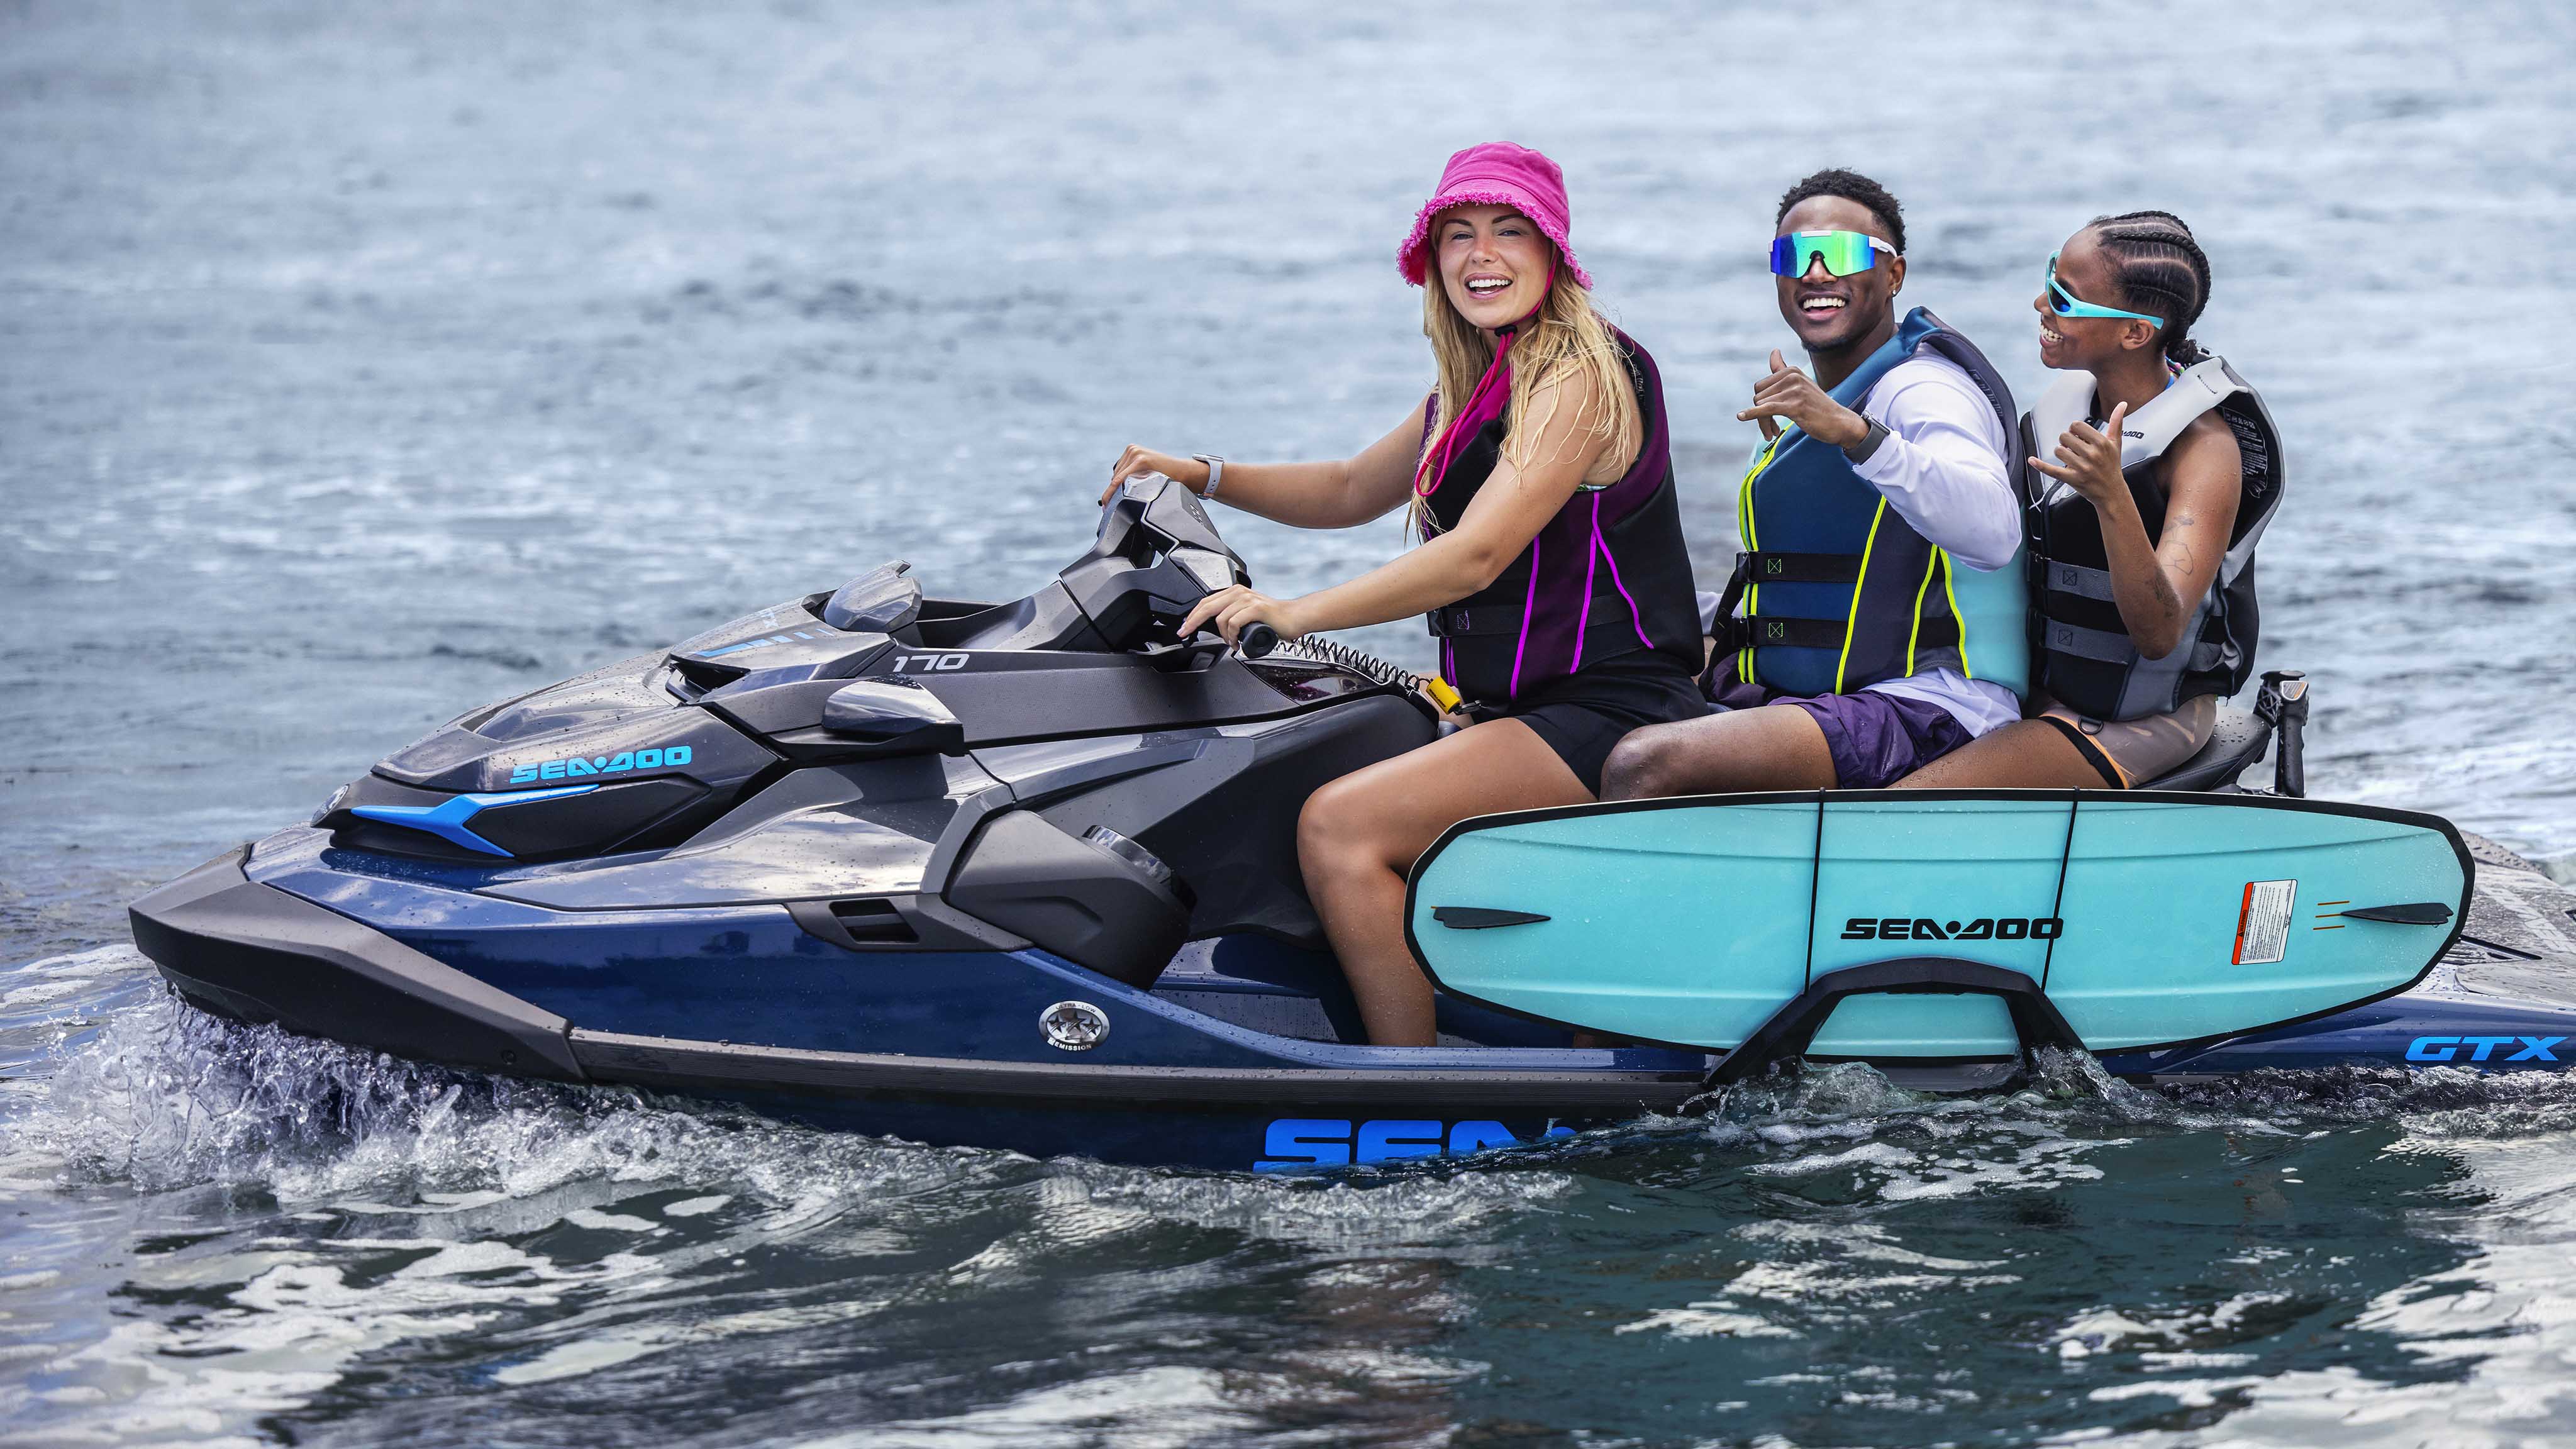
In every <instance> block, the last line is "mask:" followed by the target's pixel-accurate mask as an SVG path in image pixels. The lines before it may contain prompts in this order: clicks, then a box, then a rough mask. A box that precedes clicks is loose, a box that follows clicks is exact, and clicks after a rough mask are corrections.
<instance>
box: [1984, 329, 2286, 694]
mask: <svg viewBox="0 0 2576 1449" xmlns="http://www.w3.org/2000/svg"><path fill="white" fill-rule="evenodd" d="M2093 403H2094V383H2093V375H2092V374H2091V373H2089V372H2068V373H2066V374H2064V375H2063V376H2061V377H2059V378H2058V380H2057V381H2056V382H2055V383H2053V384H2051V385H2050V387H2049V389H2048V391H2047V392H2046V393H2044V394H2042V395H2041V396H2040V399H2039V402H2038V403H2037V404H2036V405H2035V406H2033V407H2032V408H2031V410H2030V411H2029V412H2028V413H2027V414H2025V415H2024V416H2023V418H2022V423H2021V456H2022V459H2024V460H2026V459H2027V458H2029V457H2031V456H2034V455H2035V456H2040V457H2054V456H2055V453H2054V451H2053V450H2054V448H2055V447H2056V440H2057V439H2058V438H2059V437H2060V436H2061V435H2063V434H2064V433H2065V431H2066V430H2067V429H2068V428H2070V427H2072V426H2074V425H2075V423H2077V422H2078V421H2088V422H2092V423H2093V424H2094V425H2095V426H2097V427H2098V426H2100V420H2099V419H2098V418H2094V417H2093V416H2092V413H2093ZM2213 408H2214V409H2216V410H2217V412H2218V415H2219V416H2220V417H2221V418H2223V419H2225V420H2226V423H2227V426H2228V429H2229V431H2231V432H2233V433H2235V434H2236V450H2237V452H2238V454H2239V455H2240V456H2241V457H2242V458H2243V459H2244V493H2243V495H2242V497H2241V499H2240V500H2239V501H2238V503H2237V505H2236V523H2235V526H2234V527H2233V528H2231V529H2230V530H2229V531H2228V537H2227V556H2226V557H2225V558H2224V559H2223V560H2221V561H2220V563H2219V566H2218V575H2217V577H2216V578H2215V579H2213V580H2212V581H2211V583H2210V587H2209V594H2208V596H2207V597H2205V598H2203V599H2202V600H2201V601H2200V606H2199V608H2198V609H2197V610H2195V611H2194V612H2193V614H2192V617H2191V621H2190V622H2189V623H2188V624H2187V625H2186V626H2185V627H2184V629H2183V632H2182V642H2181V643H2179V644H2177V645H2175V646H2174V650H2173V652H2172V653H2170V654H2167V655H2165V656H2164V657H2163V658H2161V659H2148V658H2145V657H2144V656H2142V655H2140V654H2139V653H2138V648H2137V646H2136V645H2135V644H2133V643H2131V642H2130V639H2129V630H2128V626H2127V625H2126V624H2125V623H2123V622H2122V621H2121V618H2120V606H2119V604H2118V603H2117V602H2115V601H2114V597H2113V595H2112V592H2111V574H2110V570H2109V567H2108V565H2109V563H2110V558H2109V555H2108V554H2107V553H2106V552H2105V550H2104V549H2103V547H2102V524H2101V518H2100V515H2098V514H2096V513H2095V512H2094V510H2093V505H2092V504H2091V503H2090V502H2089V501H2087V500H2086V499H2085V497H2084V495H2082V494H2081V493H2078V492H2076V491H2075V490H2074V488H2072V487H2071V486H2069V485H2067V484H2065V483H2062V482H2060V481H2058V480H2057V479H2054V478H2051V477H2049V476H2047V475H2046V474H2044V473H2041V472H2039V471H2037V470H2036V469H2032V468H2030V467H2029V465H2028V463H2027V462H2026V461H2018V460H2017V462H2016V467H2017V469H2018V470H2019V471H2020V472H2021V473H2022V475H2023V485H2022V486H2023V497H2024V498H2025V499H2026V500H2028V508H2027V511H2026V514H2025V517H2026V519H2027V522H2028V529H2027V543H2028V551H2029V557H2030V572H2031V598H2032V601H2033V604H2034V607H2033V609H2032V623H2033V633H2034V635H2035V637H2034V639H2033V641H2032V648H2033V650H2034V652H2035V653H2036V655H2037V656H2038V665H2039V684H2040V687H2041V688H2043V689H2045V690H2046V691H2047V692H2048V693H2049V694H2050V695H2051V696H2053V697H2054V698H2056V699H2057V701H2058V702H2059V703H2061V704H2064V705H2065V706H2066V707H2067V708H2069V709H2072V710H2074V711H2075V712H2076V713H2078V714H2081V715H2085V716H2088V717H2090V718H2093V719H2104V720H2120V719H2139V718H2142V717H2144V716H2147V715H2153V714H2165V713H2169V712H2171V711H2172V710H2175V709H2178V708H2180V707H2181V705H2182V703H2183V701H2185V700H2188V699H2193V698H2196V697H2197V696H2200V695H2204V694H2216V695H2231V694H2234V693H2235V692H2236V691H2237V690H2239V689H2242V688H2243V687H2244V686H2245V680H2246V677H2247V676H2248V675H2250V674H2251V673H2253V670H2254V645H2255V640H2256V634H2257V626H2258V620H2257V617H2256V613H2255V607H2254V545H2255V544H2256V543H2257V542H2258V541H2260V540H2261V538H2262V537H2263V529H2264V527H2265V525H2267V524H2269V523H2270V522H2271V521H2272V514H2273V512H2274V510H2276V509H2277V508H2279V507H2280V503H2281V443H2280V433H2279V430H2278V429H2276V428H2275V427H2274V426H2273V424H2272V414H2271V412H2270V411H2269V410H2268V409H2266V408H2265V407H2264V406H2263V398H2262V396H2261V394H2259V393H2257V392H2255V391H2254V388H2253V386H2252V385H2251V384H2249V383H2247V382H2246V381H2245V379H2243V378H2241V377H2239V376H2237V375H2236V370H2235V369H2234V368H2231V367H2229V366H2228V365H2227V361H2226V359H2224V358H2219V357H2210V358H2204V359H2203V360H2201V361H2199V362H2196V363H2193V364H2192V365H2191V366H2189V367H2187V368H2185V369H2183V370H2182V372H2181V373H2180V374H2179V375H2177V376H2176V377H2175V378H2174V380H2173V382H2172V384H2171V385H2169V386H2168V387H2167V388H2166V389H2165V390H2164V392H2163V393H2161V394H2159V395H2158V396H2157V397H2156V399H2155V400H2154V401H2153V402H2150V403H2148V404H2147V405H2146V406H2145V407H2142V408H2139V409H2138V410H2137V411H2135V412H2133V413H2130V414H2128V416H2127V417H2126V418H2125V419H2124V420H2123V421H2122V423H2121V433H2122V437H2121V439H2120V472H2121V477H2122V478H2124V479H2125V480H2127V482H2128V485H2129V492H2130V494H2131V496H2133V497H2134V498H2136V499H2137V503H2138V517H2139V519H2140V520H2141V521H2143V522H2144V523H2145V524H2146V526H2147V541H2148V542H2149V543H2151V544H2152V543H2156V542H2159V541H2160V540H2161V539H2162V537H2163V534H2164V522H2165V504H2166V502H2167V495H2166V489H2165V485H2164V482H2163V479H2162V478H2161V477H2160V476H2159V470H2158V469H2157V467H2156V460H2157V459H2159V458H2161V457H2163V456H2164V452H2165V449H2167V448H2168V447H2170V446H2172V444H2173V440H2174V439H2176V438H2178V437H2180V436H2182V430H2183V429H2184V428H2186V427H2188V426H2190V425H2191V423H2192V421H2193V420H2194V419H2196V418H2198V417H2199V416H2200V415H2201V414H2202V413H2205V412H2208V411H2210V410H2211V409H2213ZM2043 440H2045V447H2046V448H2047V449H2049V450H2051V451H2043Z"/></svg>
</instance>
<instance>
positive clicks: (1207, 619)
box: [1180, 584, 1306, 644]
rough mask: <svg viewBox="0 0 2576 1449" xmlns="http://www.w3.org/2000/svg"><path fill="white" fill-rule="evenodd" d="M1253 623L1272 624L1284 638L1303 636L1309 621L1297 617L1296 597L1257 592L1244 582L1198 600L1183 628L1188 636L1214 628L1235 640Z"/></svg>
mask: <svg viewBox="0 0 2576 1449" xmlns="http://www.w3.org/2000/svg"><path fill="white" fill-rule="evenodd" d="M1254 624H1267V625H1269V626H1270V627H1271V628H1272V629H1274V630H1276V631H1277V632H1278V635H1279V637H1280V638H1282V639H1297V638H1302V637H1304V635H1305V633H1306V625H1305V624H1304V623H1303V622H1302V621H1300V620H1299V619H1298V617H1297V601H1296V600H1294V599H1274V598H1271V597H1270V596H1269V595H1267V594H1256V593H1254V592H1253V591H1252V590H1250V589H1247V588H1245V587H1244V586H1243V585H1241V584H1234V585H1231V586H1229V587H1226V588H1222V589H1219V590H1217V591H1216V592H1215V593H1213V594H1210V595H1208V596H1207V597H1206V598H1204V599H1201V600H1199V601H1198V604H1197V605H1196V606H1195V607H1193V608H1192V609H1191V610H1190V612H1189V617H1187V618H1185V619H1183V620H1182V621H1181V630H1180V632H1181V637H1182V638H1184V639H1187V638H1188V637H1190V636H1191V635H1192V634H1195V633H1197V632H1198V631H1199V630H1201V629H1203V628H1213V629H1215V630H1216V632H1217V633H1218V634H1220V635H1222V636H1223V637H1224V639H1225V642H1226V643H1228V644H1232V643H1234V642H1236V640H1237V639H1238V638H1239V637H1240V636H1241V635H1242V633H1243V631H1244V630H1245V629H1248V628H1250V627H1251V626H1252V625H1254Z"/></svg>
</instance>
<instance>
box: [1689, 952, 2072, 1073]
mask: <svg viewBox="0 0 2576 1449" xmlns="http://www.w3.org/2000/svg"><path fill="white" fill-rule="evenodd" d="M1870 994H1884V995H1889V996H1971V995H1973V996H1997V997H2001V998H2003V1003H2004V1009H2005V1010H2006V1011H2008V1012H2010V1013H2011V1014H2012V1024H2013V1034H2014V1035H2016V1036H2018V1037H2019V1038H2020V1039H2021V1049H2022V1051H2024V1052H2025V1053H2027V1052H2031V1051H2036V1050H2037V1049H2039V1048H2041V1047H2056V1048H2057V1049H2059V1050H2061V1051H2082V1050H2083V1049H2084V1042H2083V1039H2082V1038H2081V1037H2078V1036H2077V1035H2076V1034H2075V1028H2073V1027H2071V1026H2068V1025H2067V1024H2066V1018H2065V1017H2063V1016H2060V1015H2059V1014H2058V1011H2057V1007H2056V1006H2055V1005H2054V1004H2052V1003H2051V1002H2050V1001H2049V999H2048V995H2047V993H2045V992H2043V991H2041V990H2040V989H2039V983H2038V982H2036V981H2033V980H2031V979H2030V978H2029V977H2027V976H2024V975H2023V974H2021V973H2020V972H2018V971H2010V970H2006V969H2005V968H2003V967H2001V966H1986V965H1981V964H1979V963H1977V962H1975V961H1961V960H1959V959H1957V958H1956V957H1952V956H1900V957H1898V958H1897V959H1895V960H1892V961H1872V962H1869V963H1868V964H1866V965H1862V966H1846V967H1844V968H1843V969H1841V970H1839V971H1828V972H1826V973H1825V974H1823V975H1822V976H1819V977H1817V978H1816V979H1815V981H1814V982H1812V983H1811V984H1809V986H1808V987H1807V989H1806V990H1804V991H1802V992H1800V993H1799V994H1798V995H1797V996H1796V997H1794V998H1792V999H1791V1000H1790V1002H1789V1003H1788V1004H1787V1005H1786V1006H1783V1007H1781V1008H1780V1009H1779V1010H1778V1011H1776V1012H1774V1013H1772V1015H1771V1019H1770V1020H1768V1021H1766V1022H1764V1023H1762V1025H1761V1026H1760V1027H1759V1028H1757V1029H1756V1030H1755V1031H1754V1033H1753V1035H1751V1036H1749V1037H1746V1038H1745V1039H1744V1045H1742V1046H1740V1047H1737V1048H1736V1049H1735V1050H1733V1051H1731V1052H1728V1053H1727V1054H1726V1059H1725V1060H1724V1061H1721V1062H1719V1063H1718V1064H1717V1069H1716V1070H1715V1071H1713V1072H1710V1073H1709V1074H1708V1086H1709V1087H1711V1088H1716V1087H1728V1086H1733V1085H1734V1084H1735V1083H1737V1082H1741V1081H1744V1080H1745V1079H1747V1078H1749V1077H1754V1076H1758V1075H1760V1074H1761V1073H1763V1072H1765V1071H1768V1070H1770V1068H1771V1065H1772V1063H1774V1062H1784V1061H1788V1060H1790V1059H1791V1058H1793V1057H1800V1056H1804V1055H1806V1051H1807V1047H1808V1045H1809V1044H1810V1043H1812V1042H1814V1041H1815V1039H1816V1033H1817V1032H1818V1031H1821V1030H1823V1029H1824V1025H1825V1022H1826V1020H1827V1018H1829V1017H1831V1016H1832V1015H1833V1014H1834V1008H1835V1007H1837V1006H1840V1005H1842V1002H1843V998H1844V997H1846V996H1862V995H1870Z"/></svg>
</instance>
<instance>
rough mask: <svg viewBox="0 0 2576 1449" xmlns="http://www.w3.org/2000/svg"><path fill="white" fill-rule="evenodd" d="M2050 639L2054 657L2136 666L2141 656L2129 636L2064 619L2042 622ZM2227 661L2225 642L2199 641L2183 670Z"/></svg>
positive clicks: (2194, 670) (2047, 643) (2196, 670)
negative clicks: (2064, 656) (2066, 656)
mask: <svg viewBox="0 0 2576 1449" xmlns="http://www.w3.org/2000/svg"><path fill="white" fill-rule="evenodd" d="M2042 623H2043V626H2044V629H2045V632H2046V637H2045V638H2044V639H2043V640H2042V647H2043V648H2046V649H2047V650H2048V651H2049V652H2051V653H2054V654H2072V655H2074V656H2075V657H2076V658H2078V659H2092V660H2097V661H2099V662H2101V663H2104V664H2123V665H2125V664H2135V663H2137V662H2138V660H2139V659H2140V658H2142V657H2143V656H2141V655H2140V654H2139V653H2138V646H2137V645H2136V644H2134V643H2132V642H2130V639H2129V636H2128V635H2126V634H2122V633H2116V632H2114V631H2112V630H2109V629H2087V628H2085V627H2084V626H2083V625H2081V624H2069V623H2067V622H2066V621H2064V620H2062V619H2048V620H2044V621H2042ZM2226 658H2227V645H2226V642H2225V641H2224V640H2223V639H2207V638H2202V639H2195V640H2193V641H2192V645H2191V657H2190V659H2189V660H2187V661H2186V662H2185V663H2184V665H2183V667H2184V669H2185V670H2187V671H2189V672H2192V673H2199V672H2201V671H2203V670H2209V669H2216V668H2217V667H2218V666H2219V665H2220V664H2221V663H2223V662H2225V660H2226Z"/></svg>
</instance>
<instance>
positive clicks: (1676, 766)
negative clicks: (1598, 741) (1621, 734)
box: [1601, 725, 1687, 800]
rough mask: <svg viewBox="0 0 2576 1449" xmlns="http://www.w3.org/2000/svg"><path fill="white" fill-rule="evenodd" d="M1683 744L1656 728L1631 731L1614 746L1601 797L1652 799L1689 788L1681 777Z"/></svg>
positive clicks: (1603, 770) (1605, 766)
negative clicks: (1681, 748)
mask: <svg viewBox="0 0 2576 1449" xmlns="http://www.w3.org/2000/svg"><path fill="white" fill-rule="evenodd" d="M1679 745H1680V741H1678V740H1676V739H1674V738H1672V737H1671V735H1670V734H1669V733H1668V732H1667V731H1665V730H1663V729H1661V728H1659V727H1657V726H1654V725H1648V726H1647V727H1645V728H1644V729H1640V730H1631V731H1629V733H1628V737H1627V738H1626V739H1623V740H1621V741H1620V742H1619V743H1618V744H1617V745H1615V746H1612V747H1611V750H1610V758H1609V759H1608V761H1606V762H1605V763H1603V765H1602V766H1601V798H1602V799H1604V800H1651V799H1654V798H1655V797H1657V796H1660V795H1676V794H1680V793H1682V791H1683V790H1684V789H1686V788H1687V784H1686V782H1685V781H1683V779H1682V777H1681V769H1680V766H1681V753H1682V752H1681V750H1680V748H1679Z"/></svg>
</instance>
